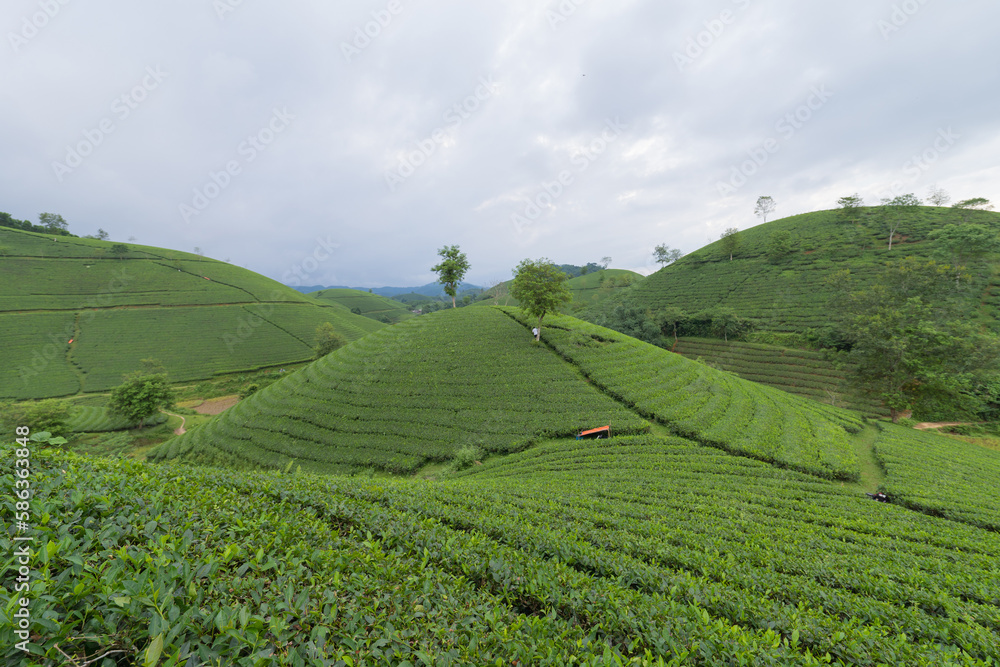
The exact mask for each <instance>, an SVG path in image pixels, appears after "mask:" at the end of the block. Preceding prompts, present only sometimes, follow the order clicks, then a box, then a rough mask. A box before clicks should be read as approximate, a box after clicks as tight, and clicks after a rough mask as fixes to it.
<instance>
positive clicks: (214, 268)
mask: <svg viewBox="0 0 1000 667" xmlns="http://www.w3.org/2000/svg"><path fill="white" fill-rule="evenodd" d="M53 239H56V240H53ZM0 249H2V252H3V258H2V260H0V398H19V399H24V398H43V397H50V396H66V395H71V394H76V393H78V392H95V391H103V390H107V389H109V388H111V387H114V386H115V385H117V384H118V383H119V382H120V381H121V376H122V374H123V373H126V372H130V371H134V370H138V369H139V368H141V360H142V359H146V358H155V359H157V360H158V361H159V362H160V363H161V364H162V365H163V366H164V367H165V368H166V369H167V371H168V372H169V373H170V377H171V379H172V380H174V381H185V380H196V379H204V378H210V377H212V376H214V375H217V374H222V373H231V372H238V371H248V370H255V369H258V368H265V367H273V366H280V365H282V364H291V363H295V362H302V361H307V360H309V359H311V358H312V355H313V351H312V346H313V343H314V338H315V330H316V327H317V326H319V325H320V324H321V323H323V322H331V323H332V324H333V325H334V327H335V328H336V329H337V330H338V331H339V332H340V333H341V334H342V335H343V336H344V337H346V338H347V339H348V340H355V339H357V338H360V337H361V336H363V335H365V334H367V333H369V332H371V331H375V330H377V329H379V328H381V327H382V326H384V325H383V324H381V323H379V322H375V321H373V320H372V319H370V318H366V317H360V316H357V315H354V314H352V313H351V312H350V309H348V308H345V307H343V306H340V305H337V304H329V305H326V306H324V305H320V304H318V303H316V302H315V301H313V300H311V299H308V298H307V297H305V296H304V295H302V294H299V293H298V292H296V291H295V290H292V289H291V288H288V287H285V286H284V285H282V284H280V283H278V282H276V281H273V280H270V279H269V278H265V277H264V276H261V275H258V274H256V273H253V272H252V271H248V270H246V269H242V268H239V267H236V266H232V265H230V264H227V263H225V262H220V261H217V260H212V259H208V258H205V257H202V256H199V255H193V254H189V253H185V252H179V251H174V250H166V249H162V248H153V247H149V246H142V245H136V244H120V243H111V242H108V241H100V240H96V239H83V238H72V237H64V236H60V237H53V236H52V235H43V234H37V233H31V232H26V231H19V230H14V229H8V228H0Z"/></svg>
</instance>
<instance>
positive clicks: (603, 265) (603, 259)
mask: <svg viewBox="0 0 1000 667" xmlns="http://www.w3.org/2000/svg"><path fill="white" fill-rule="evenodd" d="M609 264H611V258H610V257H601V269H607V268H608V265H609Z"/></svg>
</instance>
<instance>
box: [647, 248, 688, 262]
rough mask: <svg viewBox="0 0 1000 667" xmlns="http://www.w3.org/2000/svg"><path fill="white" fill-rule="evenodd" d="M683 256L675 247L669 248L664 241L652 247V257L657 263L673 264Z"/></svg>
mask: <svg viewBox="0 0 1000 667" xmlns="http://www.w3.org/2000/svg"><path fill="white" fill-rule="evenodd" d="M683 256H684V253H682V252H681V251H680V250H678V249H677V248H671V247H670V246H668V245H667V244H666V243H661V244H660V245H658V246H656V247H655V248H653V259H654V261H656V262H657V263H658V264H663V265H664V266H667V265H668V264H673V263H674V262H676V261H677V260H679V259H680V258H681V257H683Z"/></svg>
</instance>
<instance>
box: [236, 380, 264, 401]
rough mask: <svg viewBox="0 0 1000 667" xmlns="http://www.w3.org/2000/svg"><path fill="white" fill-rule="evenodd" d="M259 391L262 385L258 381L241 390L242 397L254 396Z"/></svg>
mask: <svg viewBox="0 0 1000 667" xmlns="http://www.w3.org/2000/svg"><path fill="white" fill-rule="evenodd" d="M258 391H260V385H259V384H257V383H256V382H251V383H250V384H248V385H246V386H244V387H243V388H242V389H241V390H240V398H241V399H242V398H247V397H248V396H253V395H254V394H256V393H257V392H258Z"/></svg>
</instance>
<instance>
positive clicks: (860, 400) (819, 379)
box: [674, 338, 888, 416]
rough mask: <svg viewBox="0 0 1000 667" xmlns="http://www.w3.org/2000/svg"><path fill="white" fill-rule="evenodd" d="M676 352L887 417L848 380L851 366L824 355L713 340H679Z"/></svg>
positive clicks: (753, 378) (817, 398)
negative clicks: (840, 364) (841, 364)
mask: <svg viewBox="0 0 1000 667" xmlns="http://www.w3.org/2000/svg"><path fill="white" fill-rule="evenodd" d="M674 351H675V352H677V353H678V354H682V355H684V356H685V357H688V358H690V359H697V358H701V359H703V360H704V361H705V362H707V363H709V364H711V365H712V366H715V367H717V368H721V369H722V370H725V371H729V372H731V373H736V374H737V375H739V376H740V377H741V378H743V379H745V380H751V381H753V382H759V383H761V384H766V385H768V386H769V387H775V388H776V389H781V390H782V391H787V392H788V393H790V394H795V395H797V396H804V397H806V398H811V399H813V400H815V401H819V402H820V403H827V404H829V405H835V406H837V407H844V408H848V409H851V410H856V411H858V412H861V413H862V414H865V415H871V416H885V415H887V414H888V412H887V411H886V409H885V408H884V407H883V406H882V405H881V404H879V403H878V402H876V401H874V400H870V399H868V398H867V397H864V396H861V395H859V394H858V392H857V390H856V389H855V388H854V387H853V386H852V385H851V384H850V382H849V380H848V376H849V374H850V373H851V372H852V369H851V368H850V367H844V368H838V367H837V366H836V365H835V364H834V362H832V361H829V360H828V359H827V358H826V357H825V356H824V354H823V353H822V352H815V351H810V350H797V349H790V348H782V347H775V346H772V345H762V344H759V343H743V342H738V341H729V342H728V343H727V342H724V341H721V340H718V339H714V338H680V339H679V340H678V342H677V346H676V348H674Z"/></svg>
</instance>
